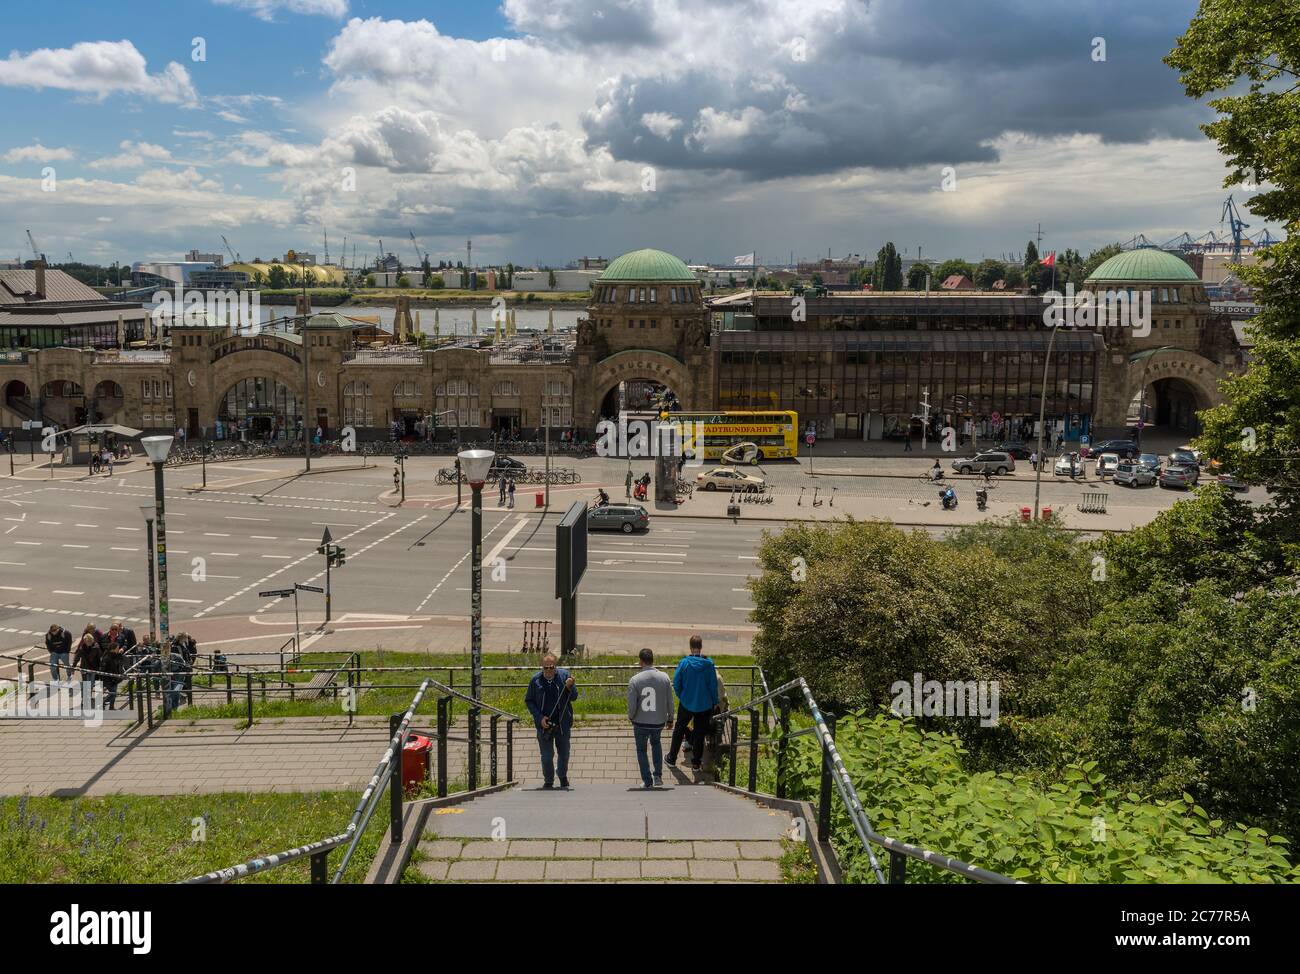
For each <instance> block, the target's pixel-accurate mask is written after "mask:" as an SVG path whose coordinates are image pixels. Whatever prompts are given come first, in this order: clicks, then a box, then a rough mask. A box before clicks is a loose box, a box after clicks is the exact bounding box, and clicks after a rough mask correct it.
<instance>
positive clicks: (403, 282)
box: [397, 274, 411, 287]
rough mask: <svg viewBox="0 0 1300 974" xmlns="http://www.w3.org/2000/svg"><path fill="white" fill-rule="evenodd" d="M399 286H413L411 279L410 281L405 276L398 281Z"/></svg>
mask: <svg viewBox="0 0 1300 974" xmlns="http://www.w3.org/2000/svg"><path fill="white" fill-rule="evenodd" d="M397 286H398V287H410V286H411V279H410V278H409V277H407V276H406V275H405V274H403V275H401V276H400V277H399V278H398V279H397Z"/></svg>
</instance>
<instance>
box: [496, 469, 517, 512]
mask: <svg viewBox="0 0 1300 974" xmlns="http://www.w3.org/2000/svg"><path fill="white" fill-rule="evenodd" d="M497 491H498V494H497V507H506V508H511V507H514V506H515V478H514V477H506V476H502V477H501V478H500V479H499V480H498V481H497Z"/></svg>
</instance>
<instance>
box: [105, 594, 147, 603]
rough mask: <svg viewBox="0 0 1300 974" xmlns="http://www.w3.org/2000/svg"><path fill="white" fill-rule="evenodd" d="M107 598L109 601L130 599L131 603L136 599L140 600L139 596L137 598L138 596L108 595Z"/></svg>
mask: <svg viewBox="0 0 1300 974" xmlns="http://www.w3.org/2000/svg"><path fill="white" fill-rule="evenodd" d="M109 598H110V599H130V600H131V601H132V602H134V601H135V600H136V599H138V598H140V596H138V595H110V596H109Z"/></svg>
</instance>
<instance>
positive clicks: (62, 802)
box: [0, 792, 388, 883]
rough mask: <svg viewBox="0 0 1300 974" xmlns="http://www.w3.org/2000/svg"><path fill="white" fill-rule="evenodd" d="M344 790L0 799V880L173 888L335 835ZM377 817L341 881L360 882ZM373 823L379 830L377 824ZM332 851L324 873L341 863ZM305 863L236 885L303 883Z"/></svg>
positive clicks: (352, 802)
mask: <svg viewBox="0 0 1300 974" xmlns="http://www.w3.org/2000/svg"><path fill="white" fill-rule="evenodd" d="M359 798H360V795H359V793H352V792H302V793H276V794H240V793H227V794H219V795H170V796H155V795H109V796H106V797H103V798H32V797H20V798H14V797H6V798H0V883H172V882H177V881H179V880H183V879H188V878H189V877H191V876H197V875H200V874H202V873H205V872H209V871H211V870H213V869H222V868H225V867H227V866H233V865H237V864H238V863H241V862H246V861H248V860H249V859H251V858H253V857H254V856H259V855H270V854H272V853H276V852H283V851H285V850H286V849H291V848H293V847H294V846H297V845H302V844H304V843H307V842H314V841H317V840H319V839H324V838H328V837H329V836H331V835H336V834H338V833H340V832H342V831H343V830H344V829H345V828H346V827H347V823H348V821H349V819H350V818H351V817H352V812H353V810H354V808H355V807H356V803H357V801H358V800H359ZM387 821H388V820H387V817H386V816H385V815H384V814H383V813H382V809H381V811H380V812H377V813H376V814H375V816H374V817H373V818H372V819H371V822H370V827H369V828H367V830H366V834H365V835H364V836H363V837H362V839H361V843H360V845H359V846H358V847H357V851H356V854H355V855H354V856H353V857H352V861H351V862H350V863H349V864H348V869H347V872H346V873H345V874H344V881H345V882H350V883H359V882H361V881H362V880H363V879H364V878H365V874H366V870H367V869H369V867H370V863H371V861H372V860H373V859H374V855H375V850H376V849H377V848H378V846H379V841H380V839H381V838H382V836H383V833H384V829H385V827H386V825H387ZM376 823H378V824H376ZM342 855H343V851H342V850H336V851H334V852H331V853H330V875H331V876H333V872H334V870H335V869H336V868H338V864H339V862H341V861H342ZM309 876H310V864H309V860H307V859H303V860H301V861H298V862H293V863H289V864H288V865H284V866H280V867H279V868H277V869H272V870H270V871H268V872H266V873H262V874H260V875H256V876H250V877H249V878H247V879H243V880H240V882H243V883H305V882H307V881H308V879H309Z"/></svg>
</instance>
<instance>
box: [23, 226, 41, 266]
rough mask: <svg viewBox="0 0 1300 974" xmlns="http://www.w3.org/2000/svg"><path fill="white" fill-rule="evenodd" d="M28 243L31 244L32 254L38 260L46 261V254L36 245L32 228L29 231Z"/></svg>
mask: <svg viewBox="0 0 1300 974" xmlns="http://www.w3.org/2000/svg"><path fill="white" fill-rule="evenodd" d="M27 243H28V244H30V245H31V248H32V256H33V257H35V258H36V260H39V261H41V262H42V263H44V262H45V255H44V254H43V253H41V248H40V247H38V246H36V238H35V237H33V236H32V232H31V230H28V231H27Z"/></svg>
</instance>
